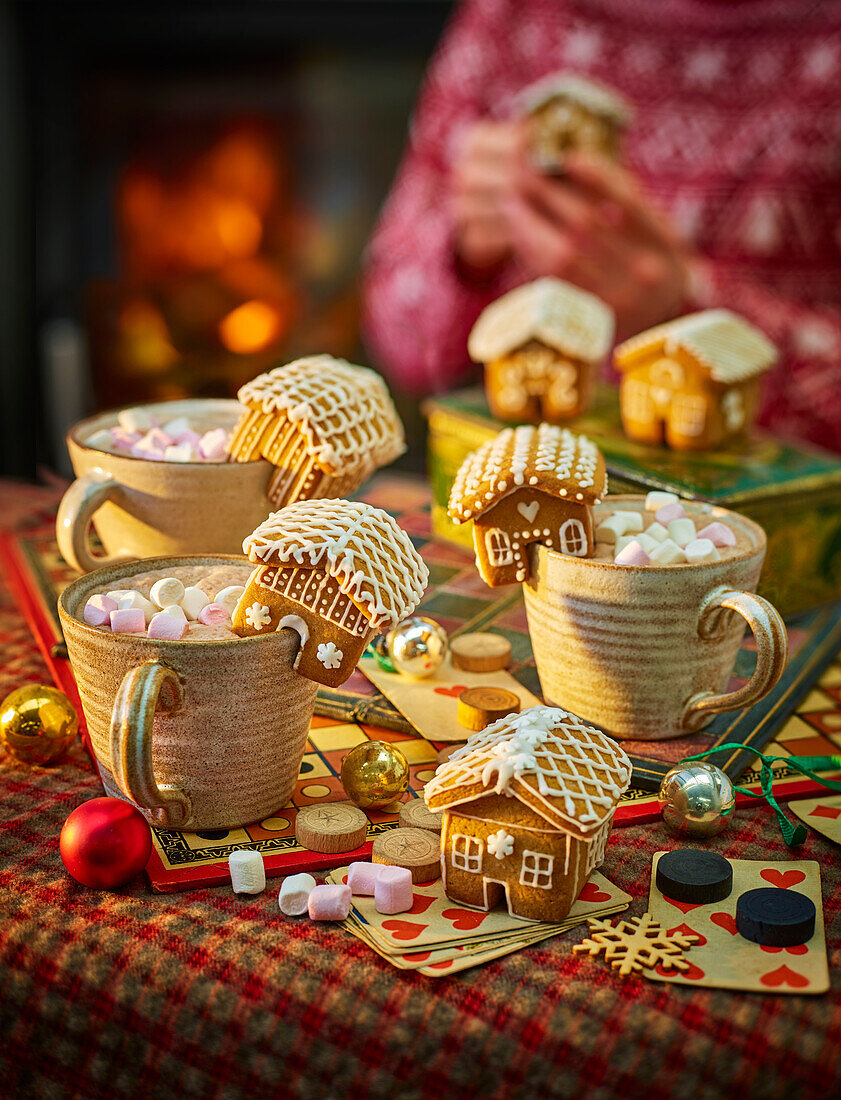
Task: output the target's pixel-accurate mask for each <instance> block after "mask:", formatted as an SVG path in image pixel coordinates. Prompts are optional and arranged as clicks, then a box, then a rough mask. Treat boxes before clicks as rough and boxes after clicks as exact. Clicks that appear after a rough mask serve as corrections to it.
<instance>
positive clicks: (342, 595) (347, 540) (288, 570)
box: [233, 500, 429, 687]
mask: <svg viewBox="0 0 841 1100" xmlns="http://www.w3.org/2000/svg"><path fill="white" fill-rule="evenodd" d="M243 550H244V551H245V553H246V554H248V556H249V558H250V559H251V561H253V562H255V563H257V568H256V569H255V570H254V572H253V573H252V574H251V576H250V577H249V580H248V584H247V585H246V588H245V592H244V593H243V595H242V596H241V597H240V601H239V604H238V605H237V607H236V609H235V611H234V615H233V629H234V631H235V633H237V634H239V635H241V636H243V637H245V636H250V635H255V634H268V633H269V632H271V631H273V630H283V629H284V628H289V629H292V630H295V631H296V632H297V633H298V635H299V637H300V639H301V646H300V649H299V651H298V656H297V658H296V661H295V665H294V667H295V668H296V669H297V670H298V672H300V673H301V675H302V676H306V677H307V678H308V679H310V680H314V681H316V682H317V683H319V684H326V685H328V686H329V687H336V686H338V685H339V684H341V683H343V682H344V681H345V680H346V679H347V678H348V676H350V674H351V672H353V670H354V668H355V667H356V664H357V661H358V660H359V658H360V657H361V656H362V653H363V651H364V649H365V647H366V645H367V644H368V642H369V641H370V640H371V638H373V637H374V635H375V634H377V633H379V632H381V631H383V630H387V629H390V628H391V627H393V626H396V625H397V623H398V622H400V620H401V619H403V618H405V617H406V616H407V615H410V614H411V613H412V611H414V609H415V607H416V606H417V604H418V601H419V600H420V598H421V597H422V596H423V593H424V590H425V588H426V584H427V581H428V579H429V572H428V570H427V568H426V566H425V565H424V563H423V561H422V560H421V558H420V555H419V554H418V552H417V550H415V548H414V546H412V543H411V541H410V540H409V536H408V535H407V534H406V532H405V531H403V530H402V529H401V528H400V527H398V526H397V524H396V523H395V521H394V520H393V519H392V517H391V516H390V515H389V514H388V513H387V512H383V511H382V510H381V509H379V508H373V507H372V506H371V505H370V504H360V503H357V502H355V501H349V500H309V501H303V500H302V501H297V502H296V503H295V504H290V505H289V506H288V507H286V508H282V509H281V510H280V511H279V512H274V513H273V514H272V515H270V516H269V517H268V519H266V520H264V521H263V523H261V524H260V526H259V527H258V528H257V529H256V531H254V532H253V534H251V535H249V536H248V538H247V539H246V540H245V542H244V543H243Z"/></svg>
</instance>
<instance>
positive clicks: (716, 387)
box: [615, 309, 777, 451]
mask: <svg viewBox="0 0 841 1100" xmlns="http://www.w3.org/2000/svg"><path fill="white" fill-rule="evenodd" d="M776 358H777V349H776V348H775V347H774V345H773V344H772V343H771V341H770V340H768V339H767V338H766V337H765V336H764V335H763V333H761V332H760V331H759V329H756V328H754V327H753V325H751V324H749V323H748V322H747V321H746V320H744V318H743V317H739V316H738V315H737V314H735V313H731V312H730V311H729V310H726V309H708V310H704V311H703V312H702V313H692V314H689V315H688V316H686V317H680V318H678V319H677V320H676V321H670V322H668V323H667V324H665V325H657V326H656V327H655V328H652V329H648V331H647V332H642V333H640V334H639V335H638V336H634V337H633V338H632V339H630V340H626V341H625V343H624V344H620V345H619V347H618V348H617V349H616V352H615V360H616V366H617V369H618V370H619V371H620V372H621V373H622V382H621V385H620V390H619V403H620V408H621V412H622V424H623V427H624V429H625V433H626V435H628V436H629V438H631V439H635V440H638V441H639V442H640V443H664V442H665V443H667V444H668V445H669V446H670V447H673V448H674V449H675V450H680V451H700V450H705V449H707V448H709V447H715V446H718V445H719V444H720V443H723V442H725V441H726V440H728V439H730V438H732V437H733V436H737V435H739V434H741V433H742V432H744V431H745V430H746V429H747V428H748V427H749V426H750V424H751V423H752V422H753V418H754V414H755V411H756V405H757V401H758V398H759V378H760V376H761V375H762V374H763V373H764V372H765V371H766V370H768V368H769V367H771V366H772V365H773V364H774V362H775V361H776Z"/></svg>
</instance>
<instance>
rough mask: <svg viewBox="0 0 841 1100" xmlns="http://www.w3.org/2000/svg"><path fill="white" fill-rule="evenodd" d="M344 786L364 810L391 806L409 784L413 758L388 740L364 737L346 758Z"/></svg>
mask: <svg viewBox="0 0 841 1100" xmlns="http://www.w3.org/2000/svg"><path fill="white" fill-rule="evenodd" d="M342 786H343V787H344V789H345V794H347V796H348V798H349V799H350V800H351V802H355V803H356V805H357V806H359V807H360V808H361V809H363V810H367V809H369V808H370V807H371V806H388V805H389V804H390V803H392V802H396V801H397V799H398V798H399V797H400V795H401V794H403V792H404V791H405V790H406V788H407V787H408V786H409V761H408V760H407V759H406V757H405V756H404V755H403V753H402V752H401V751H400V749H398V748H397V747H396V746H395V745H390V744H389V743H388V742H387V741H363V743H362V744H361V745H357V746H356V747H355V748H353V749H351V750H350V752H349V753H348V754H347V756H346V757H345V758H344V760H343V761H342Z"/></svg>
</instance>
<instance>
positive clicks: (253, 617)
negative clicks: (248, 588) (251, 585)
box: [245, 600, 272, 630]
mask: <svg viewBox="0 0 841 1100" xmlns="http://www.w3.org/2000/svg"><path fill="white" fill-rule="evenodd" d="M245 621H246V622H247V623H248V625H249V626H250V627H251V629H252V630H262V629H263V627H264V626H268V625H269V623H270V622H271V621H272V616H271V612H270V611H269V609H268V608H267V607H266V605H265V604H262V603H257V601H256V600H255V601H254V603H253V604H252V605H251V606H250V607H247V608H246V609H245Z"/></svg>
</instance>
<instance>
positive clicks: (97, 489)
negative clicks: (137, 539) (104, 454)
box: [55, 470, 134, 573]
mask: <svg viewBox="0 0 841 1100" xmlns="http://www.w3.org/2000/svg"><path fill="white" fill-rule="evenodd" d="M122 491H123V489H122V486H121V485H120V483H119V482H118V481H114V479H113V478H112V477H109V476H108V475H107V474H104V473H103V472H102V471H101V470H89V471H88V472H87V473H86V474H83V475H82V476H81V477H79V478H77V479H76V480H75V481H74V482H73V484H72V485H71V486H70V488H69V489H68V490H67V492H66V493H65V494H64V496H63V497H62V498H61V504H59V506H58V516H57V517H56V521H55V533H56V541H57V542H58V549H59V552H60V553H61V556H62V557H63V558H64V560H65V561H66V562H67V564H68V565H70V566H71V567H72V568H73V569H76V570H78V572H80V573H90V572H91V570H93V569H100V568H101V567H102V566H104V565H122V564H123V563H124V562H129V561H133V560H134V558H133V557H132V555H131V554H114V555H113V556H111V557H102V558H95V557H94V556H93V554H91V552H90V549H89V547H88V526H89V524H90V522H91V520H92V519H93V517H94V514H95V513H96V512H98V511H99V509H100V508H101V507H102V505H103V504H105V503H106V501H109V500H117V499H118V498H119V497H120V496H121V495H122Z"/></svg>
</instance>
